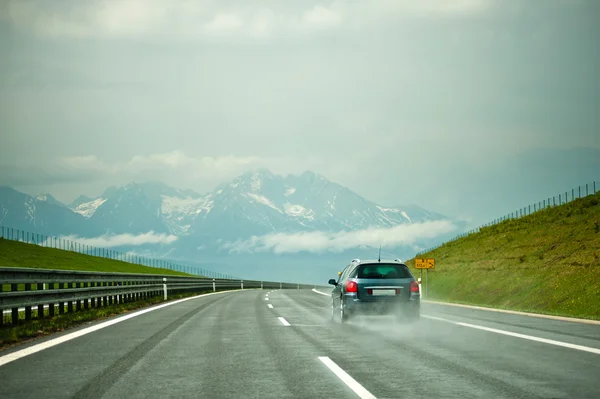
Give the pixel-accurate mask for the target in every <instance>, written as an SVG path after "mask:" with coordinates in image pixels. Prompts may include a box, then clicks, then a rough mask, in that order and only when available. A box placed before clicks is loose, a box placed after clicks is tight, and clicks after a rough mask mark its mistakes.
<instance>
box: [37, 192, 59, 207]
mask: <svg viewBox="0 0 600 399" xmlns="http://www.w3.org/2000/svg"><path fill="white" fill-rule="evenodd" d="M35 199H36V200H38V201H44V202H47V203H48V204H53V205H58V206H66V205H65V204H63V203H62V202H60V201H59V200H57V199H56V198H54V197H53V196H52V194H50V193H44V194H40V195H38V196H36V197H35Z"/></svg>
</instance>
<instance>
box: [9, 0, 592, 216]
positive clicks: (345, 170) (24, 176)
mask: <svg viewBox="0 0 600 399" xmlns="http://www.w3.org/2000/svg"><path fill="white" fill-rule="evenodd" d="M598 37H600V2H599V1H596V0H590V1H576V0H543V1H542V0H539V1H537V0H535V1H534V0H531V1H525V0H514V1H513V0H504V1H494V0H445V1H442V0H419V1H413V0H411V1H403V0H369V1H358V0H354V1H327V2H316V1H310V0H294V1H275V0H270V1H251V2H249V1H242V0H220V1H209V0H207V1H203V0H194V1H176V0H164V1H163V0H137V1H136V0H115V1H109V0H105V1H92V0H90V1H81V0H77V1H25V0H19V1H8V2H7V1H6V0H1V1H0V134H1V145H0V168H1V169H0V185H1V184H6V185H10V186H12V187H15V188H17V189H19V190H21V191H24V192H27V193H30V194H36V193H39V192H44V191H50V192H51V193H52V194H54V195H55V196H56V197H57V198H58V199H59V200H62V201H71V200H73V199H74V198H75V197H76V196H77V195H79V194H87V195H90V196H94V195H98V194H100V193H101V192H102V191H103V190H104V189H105V188H106V187H107V186H108V185H113V184H117V185H118V184H124V183H126V182H128V181H133V180H136V181H143V180H146V179H153V180H162V181H164V182H165V183H167V184H170V185H173V186H176V187H180V188H191V189H194V190H196V191H199V192H206V191H209V190H212V189H213V188H214V187H215V186H216V185H217V184H219V183H222V182H224V181H227V180H228V179H231V178H233V177H235V176H236V175H238V174H240V173H243V172H245V171H248V170H251V169H253V168H256V167H267V168H269V169H271V170H272V171H273V172H275V173H281V174H285V173H299V172H302V171H304V170H307V169H310V170H313V171H315V172H318V173H320V174H322V175H324V176H325V177H327V178H329V179H331V180H334V181H336V182H338V183H340V184H342V185H345V186H347V187H349V188H351V189H352V190H354V191H356V192H358V193H359V194H361V195H363V196H365V197H367V198H368V199H371V200H374V201H376V202H378V203H381V204H384V205H399V204H404V203H416V204H418V205H421V206H424V207H426V208H429V209H431V210H433V211H436V212H440V213H445V214H448V215H450V216H453V217H461V218H465V219H469V220H472V219H475V220H483V219H485V218H489V217H496V216H500V215H503V214H505V213H506V212H510V211H512V210H514V209H513V206H514V207H516V206H517V205H518V206H523V205H525V204H526V203H521V202H523V201H537V200H541V199H542V198H543V197H545V196H547V195H552V194H557V193H558V192H560V191H561V190H562V191H564V190H566V189H569V188H571V187H572V186H576V185H577V184H580V183H585V182H587V181H588V180H590V179H596V180H600V155H599V154H600V133H599V126H600V124H599V115H600V105H599V104H600V95H599V93H600V83H599V78H598V71H600V45H599V44H598Z"/></svg>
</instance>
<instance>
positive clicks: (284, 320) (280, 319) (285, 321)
mask: <svg viewBox="0 0 600 399" xmlns="http://www.w3.org/2000/svg"><path fill="white" fill-rule="evenodd" d="M278 319H279V321H280V322H281V324H283V325H284V326H286V327H287V326H290V325H291V324H290V323H288V321H287V320H286V319H284V318H283V317H278Z"/></svg>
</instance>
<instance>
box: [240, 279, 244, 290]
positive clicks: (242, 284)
mask: <svg viewBox="0 0 600 399" xmlns="http://www.w3.org/2000/svg"><path fill="white" fill-rule="evenodd" d="M240 283H241V287H242V289H244V280H240Z"/></svg>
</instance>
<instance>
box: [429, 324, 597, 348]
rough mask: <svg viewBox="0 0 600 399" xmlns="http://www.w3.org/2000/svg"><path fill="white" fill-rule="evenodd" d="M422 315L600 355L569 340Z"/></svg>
mask: <svg viewBox="0 0 600 399" xmlns="http://www.w3.org/2000/svg"><path fill="white" fill-rule="evenodd" d="M421 317H424V318H427V319H432V320H439V321H443V322H446V323H451V324H455V325H457V326H462V327H469V328H475V329H477V330H482V331H488V332H493V333H496V334H502V335H508V336H510V337H515V338H522V339H527V340H530V341H536V342H542V343H544V344H549V345H555V346H562V347H563V348H569V349H576V350H580V351H584V352H589V353H595V354H597V355H600V349H597V348H591V347H589V346H583V345H576V344H570V343H568V342H562V341H555V340H553V339H547V338H540V337H535V336H533V335H526V334H520V333H515V332H512V331H506V330H499V329H497V328H490V327H484V326H478V325H476V324H469V323H463V322H460V321H452V320H448V319H444V318H441V317H434V316H427V315H421Z"/></svg>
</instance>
